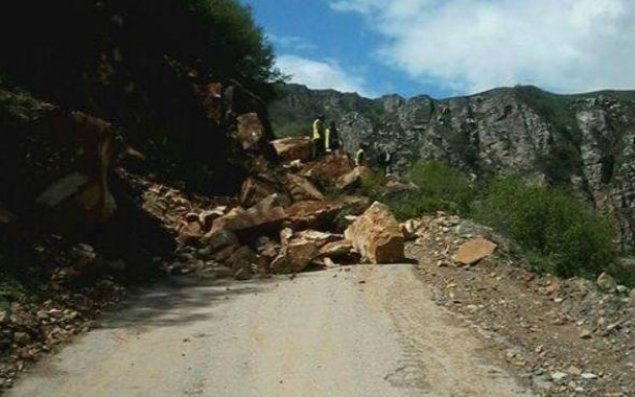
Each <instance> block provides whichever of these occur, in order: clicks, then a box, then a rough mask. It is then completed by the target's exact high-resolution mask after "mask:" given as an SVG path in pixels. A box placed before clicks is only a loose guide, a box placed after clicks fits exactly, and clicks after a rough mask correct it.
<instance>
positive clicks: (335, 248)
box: [320, 240, 353, 258]
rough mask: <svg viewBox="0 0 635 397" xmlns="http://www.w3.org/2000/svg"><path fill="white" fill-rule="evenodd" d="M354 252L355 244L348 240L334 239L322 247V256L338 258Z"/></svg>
mask: <svg viewBox="0 0 635 397" xmlns="http://www.w3.org/2000/svg"><path fill="white" fill-rule="evenodd" d="M352 253H353V244H352V243H351V242H350V241H348V240H339V241H333V242H331V243H328V244H326V245H324V246H323V247H322V248H320V256H328V257H331V258H337V257H341V256H347V255H350V254H352Z"/></svg>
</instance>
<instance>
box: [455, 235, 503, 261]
mask: <svg viewBox="0 0 635 397" xmlns="http://www.w3.org/2000/svg"><path fill="white" fill-rule="evenodd" d="M496 248H498V246H497V245H496V244H494V243H493V242H491V241H489V240H486V239H484V238H482V237H479V238H476V239H474V240H472V241H468V242H467V243H465V244H463V245H462V246H461V247H459V250H458V252H457V253H456V255H455V256H454V261H455V262H458V263H460V264H463V265H468V266H470V265H474V264H476V263H478V262H479V261H481V260H482V259H484V258H487V257H488V256H490V255H492V254H493V253H494V252H495V251H496Z"/></svg>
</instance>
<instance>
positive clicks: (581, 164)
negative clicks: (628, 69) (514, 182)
mask: <svg viewBox="0 0 635 397" xmlns="http://www.w3.org/2000/svg"><path fill="white" fill-rule="evenodd" d="M282 91H283V93H284V94H285V95H284V97H283V98H282V99H280V100H278V101H277V102H275V103H274V104H272V105H271V106H270V109H269V110H270V114H271V118H272V122H273V125H274V128H275V129H276V132H277V133H278V134H291V133H293V134H303V133H304V134H307V133H308V129H309V126H310V122H311V121H312V119H313V118H314V117H315V115H316V114H317V113H324V114H325V115H326V116H327V118H329V119H332V120H335V121H336V122H337V123H338V125H339V127H340V133H341V135H342V140H343V142H344V145H345V148H346V149H347V150H348V151H349V152H350V151H353V150H354V149H355V148H356V147H357V146H359V145H360V144H364V143H366V144H368V145H369V149H368V152H369V156H368V157H369V158H371V159H372V158H373V157H374V156H375V155H377V153H378V152H380V151H384V150H387V151H389V152H390V153H392V154H393V158H394V166H395V169H396V170H398V171H399V172H402V173H403V172H406V171H407V169H408V168H409V166H410V165H412V164H413V163H414V162H416V161H419V160H441V161H445V162H448V163H449V164H451V165H453V166H455V167H458V168H460V169H462V170H463V171H465V172H466V173H469V174H471V175H472V177H473V178H475V179H479V180H486V179H487V178H489V177H490V176H492V175H509V174H514V175H523V176H525V177H527V178H531V179H532V180H535V181H537V182H538V183H541V184H545V185H550V186H553V185H560V184H566V185H571V186H574V187H575V188H576V191H578V192H579V193H580V195H581V196H583V197H585V198H586V199H588V200H589V201H591V202H592V203H593V204H594V205H595V206H596V207H598V208H600V209H602V210H603V211H605V212H607V213H612V214H615V216H616V218H617V220H618V223H619V231H620V241H621V243H622V248H624V249H630V248H632V247H633V246H634V245H635V183H633V176H634V173H635V92H615V91H605V92H597V93H590V94H580V95H568V96H565V95H555V94H551V93H548V92H545V91H542V90H540V89H537V88H535V87H515V88H501V89H496V90H492V91H488V92H484V93H480V94H477V95H473V96H469V97H457V98H450V99H443V100H435V99H433V98H430V97H428V96H425V95H422V96H417V97H413V98H410V99H406V98H403V97H400V96H398V95H388V96H383V97H381V98H378V99H374V100H371V99H366V98H362V97H360V96H358V95H356V94H342V93H338V92H336V91H332V90H326V91H313V90H309V89H307V88H306V87H303V86H299V85H293V84H291V85H286V86H284V87H282Z"/></svg>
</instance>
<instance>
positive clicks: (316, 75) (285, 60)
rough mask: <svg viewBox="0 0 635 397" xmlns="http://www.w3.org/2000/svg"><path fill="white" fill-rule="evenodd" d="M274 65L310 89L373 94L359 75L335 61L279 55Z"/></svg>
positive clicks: (364, 94) (292, 79)
mask: <svg viewBox="0 0 635 397" xmlns="http://www.w3.org/2000/svg"><path fill="white" fill-rule="evenodd" d="M276 66H277V67H278V68H279V69H280V70H281V71H282V72H283V73H284V74H288V75H290V76H291V81H292V82H294V83H298V84H304V85H306V86H307V87H309V88H312V89H334V90H338V91H341V92H357V93H358V94H360V95H363V96H373V95H374V94H373V93H372V92H370V91H369V90H368V89H367V88H366V81H365V80H364V78H363V77H362V76H361V75H357V74H352V73H349V72H346V71H345V70H344V69H343V68H342V67H341V66H340V65H339V64H338V63H337V62H335V61H331V60H325V61H318V60H313V59H308V58H303V57H299V56H296V55H288V54H287V55H280V56H278V58H277V61H276Z"/></svg>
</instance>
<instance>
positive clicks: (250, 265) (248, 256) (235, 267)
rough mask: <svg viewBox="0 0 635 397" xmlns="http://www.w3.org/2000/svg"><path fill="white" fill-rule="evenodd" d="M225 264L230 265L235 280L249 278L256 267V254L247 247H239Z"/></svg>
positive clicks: (257, 260)
mask: <svg viewBox="0 0 635 397" xmlns="http://www.w3.org/2000/svg"><path fill="white" fill-rule="evenodd" d="M227 264H228V265H230V266H231V268H232V271H233V272H234V278H235V279H236V280H249V279H251V278H252V277H253V275H254V269H256V268H257V267H258V264H259V259H258V254H256V253H255V252H254V251H253V250H252V249H251V248H249V247H240V248H238V249H237V250H236V251H235V252H234V253H233V254H232V256H231V257H230V258H229V259H228V260H227Z"/></svg>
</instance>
